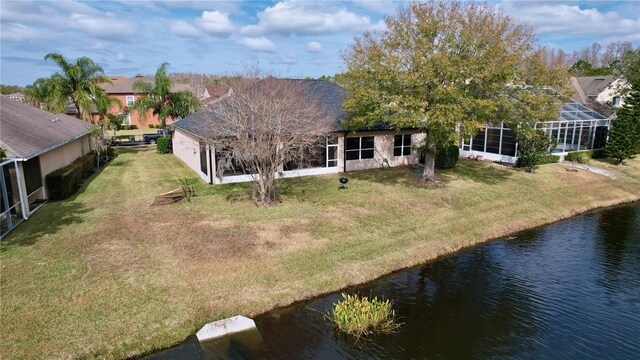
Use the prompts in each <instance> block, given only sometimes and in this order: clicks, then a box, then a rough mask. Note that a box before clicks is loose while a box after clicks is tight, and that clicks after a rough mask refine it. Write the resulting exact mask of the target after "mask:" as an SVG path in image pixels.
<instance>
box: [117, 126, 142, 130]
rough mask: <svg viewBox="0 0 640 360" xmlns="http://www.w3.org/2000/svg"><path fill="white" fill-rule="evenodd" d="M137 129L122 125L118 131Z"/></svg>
mask: <svg viewBox="0 0 640 360" xmlns="http://www.w3.org/2000/svg"><path fill="white" fill-rule="evenodd" d="M137 128H138V125H122V126H120V129H122V130H135V129H137Z"/></svg>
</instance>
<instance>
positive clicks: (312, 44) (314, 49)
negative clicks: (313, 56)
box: [307, 41, 322, 53]
mask: <svg viewBox="0 0 640 360" xmlns="http://www.w3.org/2000/svg"><path fill="white" fill-rule="evenodd" d="M307 51H308V52H310V53H319V52H321V51H322V44H320V43H319V42H317V41H309V42H308V43H307Z"/></svg>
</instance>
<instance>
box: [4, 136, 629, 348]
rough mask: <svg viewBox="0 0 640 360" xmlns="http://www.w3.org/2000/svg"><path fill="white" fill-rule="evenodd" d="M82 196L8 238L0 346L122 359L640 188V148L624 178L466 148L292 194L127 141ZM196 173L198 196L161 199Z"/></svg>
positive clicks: (295, 182) (46, 210)
mask: <svg viewBox="0 0 640 360" xmlns="http://www.w3.org/2000/svg"><path fill="white" fill-rule="evenodd" d="M119 154H120V155H119V156H118V157H117V158H116V159H115V160H114V161H113V162H112V163H111V164H110V165H108V166H107V167H106V168H105V169H104V171H102V172H101V173H100V174H98V175H95V176H93V177H92V178H91V179H90V180H89V182H88V183H87V184H86V185H85V186H84V187H83V189H81V191H80V192H79V193H78V194H77V195H76V196H75V197H73V198H71V199H68V200H66V201H62V202H52V203H49V204H47V205H45V206H44V207H43V208H42V209H41V210H39V211H38V212H37V213H36V214H35V215H34V216H33V217H32V218H31V219H29V220H28V221H27V222H25V223H24V224H22V225H20V226H19V227H18V228H17V229H16V230H15V231H14V232H13V233H12V234H11V235H10V236H9V237H7V239H6V240H3V242H2V244H1V249H0V264H1V270H2V273H1V275H2V279H1V283H0V286H1V288H0V290H1V294H2V303H1V304H0V307H1V310H2V317H1V319H0V324H1V325H2V332H3V336H2V337H0V357H2V358H3V359H12V358H20V359H22V358H39V357H41V356H42V354H47V356H48V357H52V358H71V357H106V358H123V357H128V356H134V355H138V354H142V353H145V352H149V351H152V350H154V349H160V348H163V347H167V346H170V345H172V344H175V343H177V342H180V341H182V340H183V339H184V338H186V337H187V336H188V335H190V334H193V333H194V332H195V331H196V330H197V329H198V328H199V327H200V326H202V325H203V324H204V323H206V322H209V321H212V320H216V319H220V318H224V317H228V316H232V315H236V314H244V315H248V316H252V315H255V314H258V313H261V312H263V311H267V310H269V309H271V308H273V307H276V306H280V305H286V304H289V303H291V302H293V301H296V300H301V299H304V298H307V297H309V296H314V295H319V294H322V293H326V292H332V291H336V290H339V289H340V288H342V287H344V286H347V285H352V284H356V283H360V282H363V281H367V280H372V279H374V278H375V277H378V276H380V275H383V274H386V273H389V272H391V271H394V270H398V269H400V268H403V267H408V266H412V265H416V264H419V263H422V262H424V261H427V260H429V259H433V258H435V257H437V256H441V255H444V254H448V253H451V252H453V251H456V250H458V249H460V248H462V247H466V246H470V245H472V244H475V243H477V242H480V241H484V240H487V239H490V238H493V237H496V236H503V235H506V234H509V233H512V232H513V231H518V230H522V229H525V228H528V227H532V226H538V225H543V224H545V223H548V222H551V221H554V220H558V219H560V218H564V217H567V216H570V215H573V214H576V213H578V212H582V211H586V210H588V209H591V208H594V207H599V206H604V205H613V204H616V203H620V202H623V201H631V200H635V199H638V197H639V196H640V181H639V179H640V160H633V161H629V162H628V165H627V166H624V167H618V166H615V165H611V164H608V163H606V162H599V161H594V162H593V163H592V164H591V165H596V164H597V165H598V166H602V167H605V168H606V169H607V170H610V171H613V172H615V173H616V174H617V179H615V180H613V179H610V178H607V177H605V176H600V175H596V174H593V173H589V172H586V171H578V172H577V173H574V172H567V171H565V170H564V168H563V167H562V166H560V165H556V164H552V165H545V166H542V167H541V168H540V170H539V172H538V173H536V174H528V173H524V172H521V171H517V170H513V169H509V168H505V167H502V166H498V165H493V164H487V163H481V162H474V161H466V160H461V161H460V162H459V164H458V166H457V167H456V168H455V169H450V170H445V171H441V172H439V173H438V176H439V179H438V182H437V183H435V184H425V183H423V182H422V181H421V180H420V176H421V175H420V174H416V173H415V172H414V171H413V169H412V168H410V167H400V168H394V169H379V170H372V171H366V172H358V173H350V174H348V177H349V179H350V181H349V189H348V190H344V191H340V190H338V187H337V185H338V182H337V179H338V177H339V175H326V176H316V177H306V178H297V179H287V180H285V182H284V185H285V186H284V187H283V189H282V193H281V199H282V203H281V204H279V205H276V206H273V207H271V208H268V209H264V208H257V207H255V206H254V205H253V204H252V202H251V201H250V199H249V194H250V191H251V189H250V185H248V184H228V185H222V186H209V185H206V184H205V183H204V182H202V181H201V180H200V179H199V177H198V176H197V175H196V174H194V173H193V172H192V171H191V170H190V169H188V168H187V167H186V166H185V165H184V164H182V163H181V162H180V161H179V160H178V159H176V158H175V157H173V156H172V155H158V154H156V153H155V150H154V149H150V148H149V149H122V150H119ZM184 177H187V178H189V179H190V182H191V183H193V184H195V185H194V186H195V188H196V192H197V195H198V196H196V197H194V198H193V199H192V202H191V203H188V202H180V203H176V204H172V205H168V206H160V207H151V206H150V204H151V203H152V202H153V198H154V196H155V195H156V194H159V193H162V192H165V191H168V190H171V189H173V188H176V187H177V186H179V182H178V178H184Z"/></svg>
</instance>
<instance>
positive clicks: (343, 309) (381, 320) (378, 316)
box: [327, 293, 399, 339]
mask: <svg viewBox="0 0 640 360" xmlns="http://www.w3.org/2000/svg"><path fill="white" fill-rule="evenodd" d="M392 305H393V303H392V302H391V301H390V300H379V299H378V298H377V297H374V298H373V299H371V300H369V298H367V297H366V296H365V297H360V296H358V295H347V294H344V293H343V294H342V300H341V301H338V302H337V303H336V304H334V306H333V311H332V312H331V313H330V314H329V315H327V318H329V319H330V320H331V321H332V322H333V325H334V327H335V329H336V330H337V331H339V332H341V333H344V334H347V335H349V336H353V337H355V338H356V339H359V338H361V337H362V336H367V335H370V334H374V333H390V332H393V331H395V330H396V329H397V328H398V326H399V324H397V323H396V319H395V311H394V310H393V309H392V308H391V307H392Z"/></svg>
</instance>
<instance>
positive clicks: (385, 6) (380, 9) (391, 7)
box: [351, 0, 400, 15]
mask: <svg viewBox="0 0 640 360" xmlns="http://www.w3.org/2000/svg"><path fill="white" fill-rule="evenodd" d="M351 2H352V3H353V4H354V5H355V6H357V7H359V8H362V9H365V10H369V11H372V12H375V13H378V14H386V15H391V14H394V11H395V10H396V8H398V6H399V5H400V1H397V0H396V1H389V0H386V1H376V0H353V1H351Z"/></svg>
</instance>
